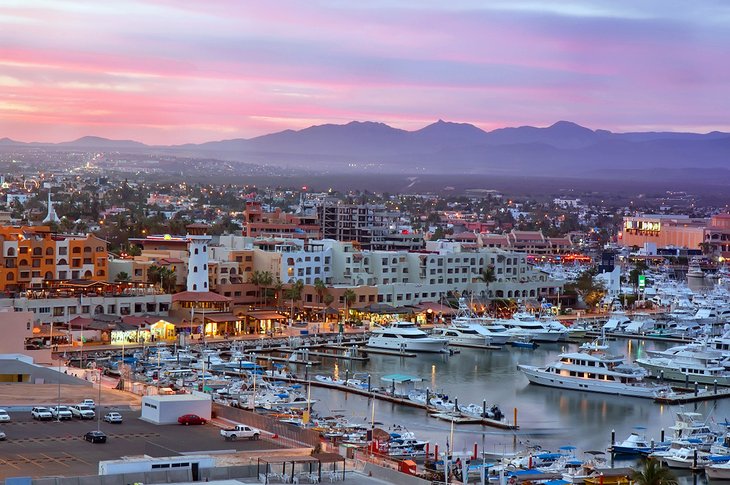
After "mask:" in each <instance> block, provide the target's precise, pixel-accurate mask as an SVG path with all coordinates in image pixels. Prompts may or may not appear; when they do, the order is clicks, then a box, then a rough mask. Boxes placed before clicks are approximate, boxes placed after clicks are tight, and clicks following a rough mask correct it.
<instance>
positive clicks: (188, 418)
mask: <svg viewBox="0 0 730 485" xmlns="http://www.w3.org/2000/svg"><path fill="white" fill-rule="evenodd" d="M177 422H178V423H180V424H184V425H185V426H187V425H189V424H205V419H203V418H201V417H200V416H198V415H197V414H183V415H182V416H180V417H179V418H177Z"/></svg>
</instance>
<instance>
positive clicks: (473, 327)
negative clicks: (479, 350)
mask: <svg viewBox="0 0 730 485" xmlns="http://www.w3.org/2000/svg"><path fill="white" fill-rule="evenodd" d="M480 327H481V328H480ZM431 335H432V336H434V337H441V338H445V339H447V340H448V341H449V345H457V346H458V345H474V346H487V345H491V344H492V338H491V337H490V336H489V335H487V332H486V330H483V327H482V326H481V325H478V324H475V323H461V324H455V323H454V322H452V323H451V325H449V326H448V327H440V328H434V329H433V332H432V333H431ZM505 337H506V336H505ZM505 341H506V339H505Z"/></svg>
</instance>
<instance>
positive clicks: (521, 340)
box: [509, 335, 538, 349]
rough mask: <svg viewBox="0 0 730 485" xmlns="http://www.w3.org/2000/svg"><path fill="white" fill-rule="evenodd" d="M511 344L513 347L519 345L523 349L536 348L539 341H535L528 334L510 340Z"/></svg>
mask: <svg viewBox="0 0 730 485" xmlns="http://www.w3.org/2000/svg"><path fill="white" fill-rule="evenodd" d="M509 344H510V345H511V346H512V347H518V348H521V349H536V348H537V347H538V345H537V342H534V341H533V340H532V338H531V337H529V336H527V335H521V336H518V337H515V338H514V339H512V340H510V342H509Z"/></svg>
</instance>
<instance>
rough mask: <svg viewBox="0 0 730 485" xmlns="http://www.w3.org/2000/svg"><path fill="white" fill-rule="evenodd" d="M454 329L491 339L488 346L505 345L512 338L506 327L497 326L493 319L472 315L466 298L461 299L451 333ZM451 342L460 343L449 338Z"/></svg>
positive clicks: (452, 322) (452, 321)
mask: <svg viewBox="0 0 730 485" xmlns="http://www.w3.org/2000/svg"><path fill="white" fill-rule="evenodd" d="M453 327H456V329H457V330H458V329H462V328H463V329H465V330H466V331H467V333H468V334H473V332H476V333H478V334H479V335H483V336H486V337H489V343H487V344H486V345H504V344H506V343H507V341H508V340H509V339H510V337H511V335H510V334H509V332H507V329H506V328H505V327H504V326H502V325H499V324H496V323H495V322H494V321H492V320H491V319H488V318H485V317H478V316H475V315H474V314H472V312H471V309H470V308H469V305H467V303H466V300H465V299H464V298H459V309H458V311H457V313H456V316H455V317H454V318H453V319H452V320H451V326H450V327H449V328H450V329H451V331H453V330H454V328H453ZM447 338H448V336H447ZM449 342H450V343H457V344H458V343H459V342H455V341H452V339H451V338H449ZM466 343H470V342H466ZM482 345H484V344H482Z"/></svg>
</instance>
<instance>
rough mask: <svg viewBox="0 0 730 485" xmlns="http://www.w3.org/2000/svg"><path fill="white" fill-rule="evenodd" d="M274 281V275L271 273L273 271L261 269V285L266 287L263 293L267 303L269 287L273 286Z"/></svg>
mask: <svg viewBox="0 0 730 485" xmlns="http://www.w3.org/2000/svg"><path fill="white" fill-rule="evenodd" d="M273 282H274V275H272V274H271V271H261V273H260V274H259V285H260V286H261V287H262V288H263V289H264V291H263V292H262V293H263V303H266V302H267V301H268V297H269V292H268V288H269V287H270V286H271V284H272V283H273Z"/></svg>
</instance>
